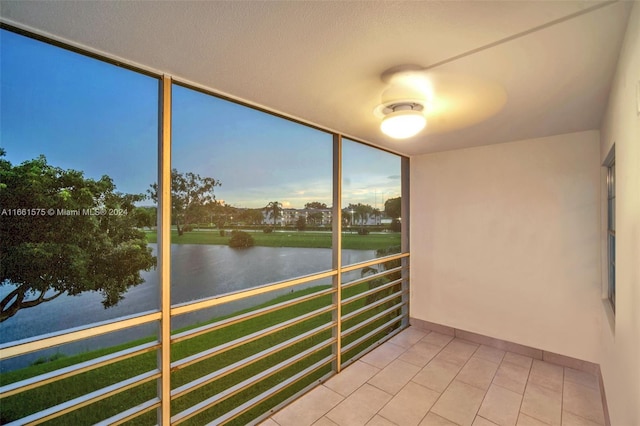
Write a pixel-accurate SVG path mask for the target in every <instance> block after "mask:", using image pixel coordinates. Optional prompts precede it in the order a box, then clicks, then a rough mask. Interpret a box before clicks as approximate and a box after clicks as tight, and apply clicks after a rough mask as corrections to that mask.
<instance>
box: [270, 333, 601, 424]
mask: <svg viewBox="0 0 640 426" xmlns="http://www.w3.org/2000/svg"><path fill="white" fill-rule="evenodd" d="M278 425H279V426H305V425H314V426H335V425H339V426H358V425H368V426H388V425H400V426H405V425H407V426H408V425H419V426H428V425H438V426H449V425H470V426H495V425H505V426H506V425H517V426H544V425H560V426H580V425H583V426H596V425H604V414H603V409H602V403H601V399H600V388H599V385H598V380H597V378H596V377H595V376H592V375H590V374H587V373H584V372H582V371H578V370H573V369H571V368H564V367H561V366H558V365H555V364H551V363H548V362H544V361H539V360H535V359H532V358H529V357H526V356H522V355H518V354H515V353H511V352H505V351H502V350H499V349H495V348H492V347H489V346H484V345H478V344H475V343H472V342H469V341H465V340H462V339H458V338H453V337H452V336H446V335H444V334H439V333H436V332H431V333H429V332H426V331H422V330H420V329H416V328H414V327H411V328H408V329H407V330H404V331H403V332H402V333H400V334H398V335H397V336H395V337H394V338H392V339H391V340H389V341H388V342H386V343H384V344H383V345H382V346H380V347H379V348H376V349H375V350H373V351H372V352H370V353H368V354H367V355H365V356H364V357H362V358H361V359H360V360H358V361H356V362H355V363H353V364H352V365H350V366H349V367H347V368H345V369H344V370H343V371H342V372H341V373H340V374H338V375H336V376H334V377H332V378H331V379H329V380H328V381H327V382H325V383H324V384H322V385H320V386H318V387H316V388H314V389H313V390H311V391H310V392H309V393H307V394H305V395H303V396H302V397H301V398H299V399H297V400H296V401H294V402H293V403H292V404H290V405H288V406H286V407H284V408H283V409H282V410H280V411H279V412H277V413H275V414H273V415H272V416H271V417H270V418H269V419H267V420H266V421H264V422H262V423H261V426H278Z"/></svg>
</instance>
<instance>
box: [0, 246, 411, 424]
mask: <svg viewBox="0 0 640 426" xmlns="http://www.w3.org/2000/svg"><path fill="white" fill-rule="evenodd" d="M408 256H409V254H408V253H400V254H395V255H391V256H386V257H383V258H377V259H374V260H370V261H366V262H361V263H357V264H352V265H349V266H347V267H344V268H342V269H341V271H340V272H341V273H344V272H350V271H356V270H358V269H363V268H366V267H370V266H375V265H381V264H385V263H386V262H390V261H393V260H398V259H403V258H406V257H408ZM407 270H408V267H407V266H399V267H394V268H391V269H388V270H384V271H379V272H377V273H374V274H370V275H367V276H364V277H361V278H359V279H356V280H352V281H350V282H348V283H343V284H341V286H340V291H342V290H343V289H349V288H354V287H355V286H357V285H358V284H363V283H366V282H368V281H371V280H373V279H378V278H382V277H387V276H389V275H391V274H394V273H398V272H403V271H407ZM337 274H338V271H336V270H332V271H326V272H321V273H318V274H312V275H308V276H304V277H298V278H295V279H292V280H286V281H281V282H277V283H273V284H269V285H265V286H261V287H256V288H253V289H250V290H245V291H241V292H234V293H228V294H224V295H221V296H216V297H212V298H208V299H205V300H198V301H196V302H190V303H184V304H178V305H174V306H173V307H172V308H171V316H172V317H174V316H178V315H183V314H188V313H191V312H196V311H199V310H201V309H207V308H211V307H214V306H218V305H221V304H224V303H229V302H232V301H236V300H241V299H246V298H249V297H252V296H257V295H261V294H267V293H269V292H273V291H276V290H281V289H286V288H291V287H294V286H298V285H301V284H307V283H311V282H313V281H317V280H321V279H326V278H330V277H334V276H336V275H337ZM405 275H406V274H405ZM404 279H406V278H404ZM402 283H403V278H400V279H396V280H393V281H390V282H388V283H384V284H382V285H379V286H377V287H374V288H371V289H367V290H364V291H361V292H359V293H357V294H355V295H352V296H350V297H349V298H346V299H343V300H342V303H341V306H346V305H350V304H352V303H355V302H357V301H358V300H361V299H363V298H365V297H368V296H371V295H374V294H375V293H378V292H381V291H385V290H388V289H390V288H393V287H395V286H398V285H399V284H402ZM336 291H337V290H336V289H335V288H331V287H330V288H323V289H320V290H318V291H315V292H313V293H310V294H305V295H303V296H299V297H296V298H293V299H291V300H287V301H284V302H280V303H277V304H274V305H270V306H265V307H263V308H259V309H255V310H252V311H248V312H244V313H242V314H239V315H236V316H233V317H230V318H225V319H223V320H220V321H216V322H214V323H211V324H207V325H204V326H200V327H196V328H194V329H190V330H186V331H182V332H178V333H175V334H174V335H173V336H172V337H171V344H177V343H180V342H187V341H188V340H190V339H192V338H195V337H198V336H202V335H204V334H206V333H210V332H213V331H216V330H220V329H224V328H225V327H229V326H231V325H235V324H239V323H241V322H243V321H247V320H250V319H254V318H258V317H260V316H262V315H266V314H269V313H273V312H276V311H280V310H283V309H286V308H289V307H293V306H295V305H298V304H301V303H305V302H309V301H312V300H314V299H318V298H321V297H325V296H326V297H329V298H330V296H331V295H333V294H335V292H336ZM406 295H408V292H407V290H406V289H404V288H403V289H401V290H399V291H396V292H394V293H393V294H390V295H387V296H385V297H382V298H380V299H379V300H375V301H373V302H371V303H369V304H366V305H364V306H362V307H360V308H358V309H356V310H354V311H352V312H350V313H348V314H344V315H342V316H341V317H340V318H337V319H334V320H332V321H330V322H327V323H324V324H322V325H320V326H316V327H314V328H313V329H311V330H306V331H304V332H302V333H300V334H298V335H296V336H294V337H291V338H288V339H287V340H285V341H283V342H280V343H278V344H277V345H274V346H272V347H269V348H267V349H264V350H262V351H260V352H258V353H255V354H253V355H251V356H248V357H245V358H243V359H241V360H239V361H236V362H234V363H232V364H230V365H228V366H226V367H224V368H221V369H218V370H216V371H214V372H212V373H209V374H206V375H203V376H201V377H199V378H198V379H196V380H192V381H190V382H189V383H186V384H184V385H182V386H180V387H178V388H176V389H173V390H172V391H171V394H170V395H171V399H172V400H174V399H177V398H180V397H183V396H185V395H188V394H189V393H190V392H192V391H194V390H196V389H199V388H201V387H203V386H205V385H208V384H211V383H213V382H215V381H216V380H218V379H221V378H223V377H225V376H227V375H229V374H232V373H233V372H236V371H239V370H240V369H242V368H245V367H247V366H250V365H252V364H254V363H257V362H258V361H261V360H264V359H266V358H267V357H269V356H271V355H273V354H276V353H278V352H280V351H283V350H285V349H287V348H290V347H292V346H294V345H296V344H300V343H302V342H304V341H305V340H307V339H310V338H312V337H314V336H317V335H319V334H320V333H323V332H327V331H329V330H331V329H332V328H335V327H336V321H341V322H342V323H344V322H345V321H353V320H354V319H355V318H357V317H359V316H360V315H363V314H366V313H368V312H372V310H375V309H379V307H381V306H382V305H384V304H387V303H390V302H391V303H392V302H393V301H394V300H397V299H398V298H401V297H402V298H404V296H406ZM328 303H329V304H328V305H327V306H324V307H321V308H319V309H315V310H313V311H311V312H306V313H304V314H302V315H299V316H297V317H295V318H291V319H288V320H287V321H284V322H281V323H278V324H275V325H272V326H270V327H266V328H263V329H260V330H258V331H255V332H253V333H250V334H248V335H245V336H242V337H240V338H237V339H234V340H232V341H229V342H226V343H224V344H220V345H217V346H215V347H212V348H209V349H207V350H204V351H200V352H198V353H196V354H193V355H190V356H187V357H185V358H182V359H180V360H177V361H174V362H173V363H171V371H178V370H181V369H184V368H186V367H187V366H190V365H194V364H196V363H198V362H200V361H203V360H206V359H208V358H211V357H213V356H216V355H220V354H222V353H224V352H226V351H229V350H231V349H234V348H237V347H240V346H242V345H245V344H247V343H250V342H253V341H256V340H258V339H260V338H262V337H264V336H268V335H272V334H275V333H278V332H281V331H283V330H286V329H288V328H290V327H292V326H295V325H298V324H300V323H303V322H305V321H307V320H310V319H313V318H315V317H317V316H319V315H322V314H327V313H331V312H334V311H335V310H336V306H335V305H334V304H332V303H331V302H328ZM406 304H407V302H403V301H400V302H398V303H394V304H393V306H390V307H386V308H384V309H383V310H381V311H380V312H375V313H372V314H371V315H370V316H369V317H366V318H364V319H362V320H361V321H359V322H357V323H356V324H354V325H352V326H350V327H349V328H348V329H345V330H342V332H341V333H340V336H338V337H337V338H339V339H343V338H345V337H349V336H353V335H354V334H356V333H358V332H363V330H366V328H367V327H371V326H372V325H374V324H377V323H378V322H380V321H381V320H383V319H385V318H386V317H388V316H390V315H393V313H394V312H398V311H399V310H401V309H402V308H403V307H406ZM402 319H403V317H402V315H397V316H394V317H392V318H391V319H390V320H388V321H385V322H384V323H383V324H381V325H378V326H377V327H376V328H375V329H373V330H369V331H367V332H366V333H365V334H363V335H362V336H359V337H358V338H357V339H356V340H354V341H353V342H350V343H349V344H348V345H343V346H342V347H341V351H340V353H346V352H349V351H351V350H353V349H354V348H356V347H358V346H359V345H362V343H364V342H367V341H369V340H370V339H372V338H374V337H375V336H377V335H380V334H381V333H384V332H385V330H389V328H390V327H392V326H394V325H395V324H397V323H398V322H400V321H401V320H402ZM160 320H161V313H160V312H159V311H148V312H143V313H139V314H135V315H130V316H127V317H123V318H119V319H117V320H111V321H104V322H100V323H94V324H89V325H86V326H82V327H76V328H73V329H68V330H64V331H61V332H55V333H49V334H46V335H41V336H36V337H33V338H29V339H23V340H20V341H15V342H10V343H8V344H4V345H0V360H3V359H8V358H12V357H16V356H20V355H24V354H27V353H31V352H35V351H39V350H42V349H46V348H51V347H55V346H59V345H62V344H67V343H72V342H75V341H80V340H84V339H87V338H90V337H94V336H96V335H100V334H106V333H111V332H116V331H120V330H124V329H127V328H131V327H135V326H139V325H143V324H148V323H151V322H154V321H160ZM395 333H397V330H395V331H392V332H391V334H387V335H386V336H385V337H382V338H381V339H380V340H378V343H379V342H381V341H384V340H386V339H388V338H389V336H391V335H393V334H395ZM335 341H336V337H333V338H329V339H325V340H324V341H322V342H320V343H318V344H315V345H313V346H311V347H309V348H306V349H304V350H302V351H301V352H299V353H297V354H295V355H293V356H291V357H289V358H287V359H285V360H283V361H280V362H278V363H277V364H275V365H273V366H270V367H269V368H267V369H266V370H264V371H262V372H260V373H258V374H255V375H253V376H251V377H250V378H247V379H245V380H243V381H241V382H240V383H238V384H236V385H234V386H232V387H230V388H228V389H226V390H224V391H222V392H219V393H218V394H216V395H213V396H211V397H209V398H206V399H205V400H203V401H200V402H199V403H197V404H195V405H193V406H191V407H190V408H188V409H186V410H183V411H182V412H180V413H178V414H176V415H174V416H173V417H172V418H171V421H172V423H176V424H177V423H180V422H182V421H184V420H186V419H188V418H191V417H193V416H195V415H197V414H199V413H201V412H203V411H206V410H207V409H209V408H211V407H212V406H213V405H215V404H216V403H219V402H220V401H223V400H226V399H229V398H231V397H233V396H234V395H237V394H239V393H240V392H243V391H244V390H246V389H248V388H249V387H251V386H252V385H254V384H256V383H258V382H260V381H261V380H265V379H267V378H269V377H272V376H274V375H275V374H276V373H278V372H281V371H283V370H285V369H286V368H288V367H291V366H293V365H295V364H296V363H299V362H301V361H303V360H305V359H307V358H308V357H310V356H311V355H313V354H315V353H317V351H319V350H323V349H326V348H328V347H331V346H332V345H333V344H334V343H335ZM160 347H161V343H160V342H159V341H157V340H156V341H153V342H149V343H144V344H140V345H137V346H135V347H132V348H128V349H124V350H120V351H118V352H115V353H112V354H108V355H104V356H101V357H98V358H95V359H92V360H89V361H85V362H82V363H78V364H75V365H72V366H69V367H64V368H60V369H58V370H55V371H52V372H48V373H44V374H40V375H37V376H35V377H31V378H28V379H24V380H20V381H17V382H14V383H10V384H7V385H4V386H2V387H0V399H1V398H7V397H11V396H15V395H17V394H19V393H21V392H24V391H27V390H32V389H35V388H38V387H40V386H44V385H47V384H50V383H54V382H57V381H60V380H63V379H67V378H70V377H73V376H77V375H79V374H81V373H85V372H88V371H91V370H95V369H97V368H100V367H104V366H107V365H110V364H115V363H117V362H119V361H123V360H126V359H129V358H132V357H134V356H138V355H142V354H145V353H148V352H151V351H156V350H158V349H159V348H160ZM369 349H370V348H369ZM369 349H367V348H365V349H364V351H363V352H362V353H364V352H365V351H366V350H369ZM335 359H336V354H332V355H330V356H327V357H324V358H323V359H322V360H320V361H317V362H315V363H314V364H312V365H310V366H308V367H306V368H304V369H303V370H302V371H300V372H298V373H296V374H294V375H293V376H291V377H289V378H287V379H285V380H284V381H282V382H280V383H278V384H276V385H274V386H273V387H271V388H270V389H269V390H267V391H265V392H262V393H261V394H259V395H256V396H254V397H252V398H250V399H249V400H248V401H245V402H243V403H242V404H240V405H238V406H237V407H236V408H234V409H232V410H231V411H229V412H227V413H225V414H224V415H222V416H220V417H218V418H217V419H216V420H214V421H213V422H212V423H210V424H216V425H217V424H223V423H225V422H228V421H231V420H232V419H234V418H237V417H238V416H241V415H242V414H244V413H246V412H247V411H248V410H250V409H251V408H253V407H255V406H257V405H258V404H260V403H262V402H264V401H266V400H269V399H270V398H272V397H274V396H275V395H277V394H279V393H280V392H282V391H283V390H285V389H288V388H289V387H290V386H292V385H294V384H295V383H297V382H299V381H300V380H303V379H305V378H307V377H310V375H311V374H314V373H315V372H316V371H318V370H319V369H321V368H323V367H325V366H327V365H329V364H331V363H332V362H333V361H334V360H335ZM351 362H352V360H349V361H346V362H345V363H343V365H348V364H350V363H351ZM161 374H163V373H161V372H160V371H159V370H157V369H156V370H152V371H149V372H147V373H143V374H140V375H137V376H135V377H131V378H129V379H126V380H123V381H121V382H118V383H115V384H112V385H110V386H106V387H103V388H101V389H98V390H96V391H93V392H91V393H88V394H85V395H82V396H80V397H77V398H74V399H71V400H69V401H66V402H64V403H62V404H58V405H55V406H53V407H49V408H47V409H45V410H41V411H38V412H36V413H33V414H31V415H29V416H26V417H24V418H22V419H19V420H17V421H15V422H13V423H10V424H15V425H17V424H20V425H23V424H39V423H42V422H44V421H47V420H50V419H53V418H56V417H59V416H62V415H64V414H67V413H69V412H72V411H74V410H77V409H80V408H82V407H85V406H88V405H90V404H93V403H96V402H98V401H100V400H103V399H105V398H108V397H111V396H114V395H116V394H118V393H121V392H124V391H127V390H129V389H132V388H134V387H137V386H139V385H141V384H144V383H147V382H149V381H152V380H156V379H158V378H160V377H161ZM164 374H169V373H168V372H167V373H164ZM332 374H334V373H327V375H325V376H323V377H324V378H327V377H329V376H330V375H332ZM160 404H161V401H160V398H159V397H156V398H153V399H151V400H149V401H146V402H144V403H142V404H139V405H136V406H135V407H131V408H129V409H127V410H125V411H122V412H120V413H118V414H116V415H114V416H111V417H109V418H108V419H105V420H103V421H101V422H99V423H98V424H121V423H124V422H127V421H129V420H131V419H133V418H135V417H138V416H140V415H142V414H145V413H148V412H150V411H152V410H154V409H156V408H158V407H159V406H160Z"/></svg>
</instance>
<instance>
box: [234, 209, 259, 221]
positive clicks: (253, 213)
mask: <svg viewBox="0 0 640 426" xmlns="http://www.w3.org/2000/svg"><path fill="white" fill-rule="evenodd" d="M238 219H239V220H240V221H242V222H244V223H245V224H247V225H260V224H261V223H262V222H263V220H264V218H263V216H262V212H261V211H260V209H242V210H240V211H239V212H238Z"/></svg>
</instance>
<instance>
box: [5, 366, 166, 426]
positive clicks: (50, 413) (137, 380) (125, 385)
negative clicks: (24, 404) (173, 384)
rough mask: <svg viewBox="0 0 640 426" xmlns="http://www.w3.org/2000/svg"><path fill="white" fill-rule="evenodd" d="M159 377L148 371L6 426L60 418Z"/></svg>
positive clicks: (157, 373) (34, 423)
mask: <svg viewBox="0 0 640 426" xmlns="http://www.w3.org/2000/svg"><path fill="white" fill-rule="evenodd" d="M159 377H160V370H157V369H156V370H152V371H148V372H146V373H143V374H139V375H137V376H135V377H131V378H129V379H127V380H123V381H121V382H118V383H114V384H113V385H111V386H107V387H104V388H102V389H98V390H96V391H94V392H91V393H88V394H85V395H82V396H79V397H78V398H74V399H72V400H69V401H67V402H64V403H62V404H58V405H55V406H53V407H49V408H47V409H46V410H42V411H39V412H37V413H33V414H31V415H29V416H26V417H23V418H21V419H19V420H16V421H15V422H11V423H8V425H11V426H17V425H37V424H40V423H43V422H45V421H47V420H51V419H54V418H56V417H59V416H62V415H64V414H66V413H68V412H71V411H74V410H77V409H78V408H82V407H85V406H87V405H89V404H93V403H94V402H98V401H100V400H103V399H105V398H108V397H110V396H113V395H116V394H118V393H120V392H124V391H126V390H127V389H131V388H134V387H136V386H140V385H141V384H144V383H147V382H149V381H151V380H155V379H157V378H159Z"/></svg>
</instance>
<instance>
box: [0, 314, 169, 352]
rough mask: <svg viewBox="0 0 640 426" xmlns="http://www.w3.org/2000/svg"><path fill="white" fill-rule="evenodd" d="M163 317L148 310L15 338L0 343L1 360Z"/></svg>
mask: <svg viewBox="0 0 640 426" xmlns="http://www.w3.org/2000/svg"><path fill="white" fill-rule="evenodd" d="M161 317H162V314H161V313H160V311H156V310H154V311H147V312H142V313H139V314H134V315H128V316H125V317H121V318H118V319H115V320H108V321H102V322H98V323H93V324H87V325H83V326H80V327H74V328H68V329H66V330H62V331H56V332H53V333H47V334H42V335H40V336H35V337H30V338H28V339H22V340H15V341H13V342H9V343H5V344H2V345H0V361H2V360H5V359H9V358H13V357H16V356H19V355H25V354H28V353H31V352H36V351H40V350H43V349H47V348H52V347H54V346H60V345H64V344H66V343H72V342H75V341H78V340H84V339H87V338H90V337H95V336H99V335H101V334H106V333H112V332H114V331H120V330H124V329H126V328H131V327H137V326H139V325H143V324H147V323H150V322H153V321H159V320H160V319H161Z"/></svg>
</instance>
